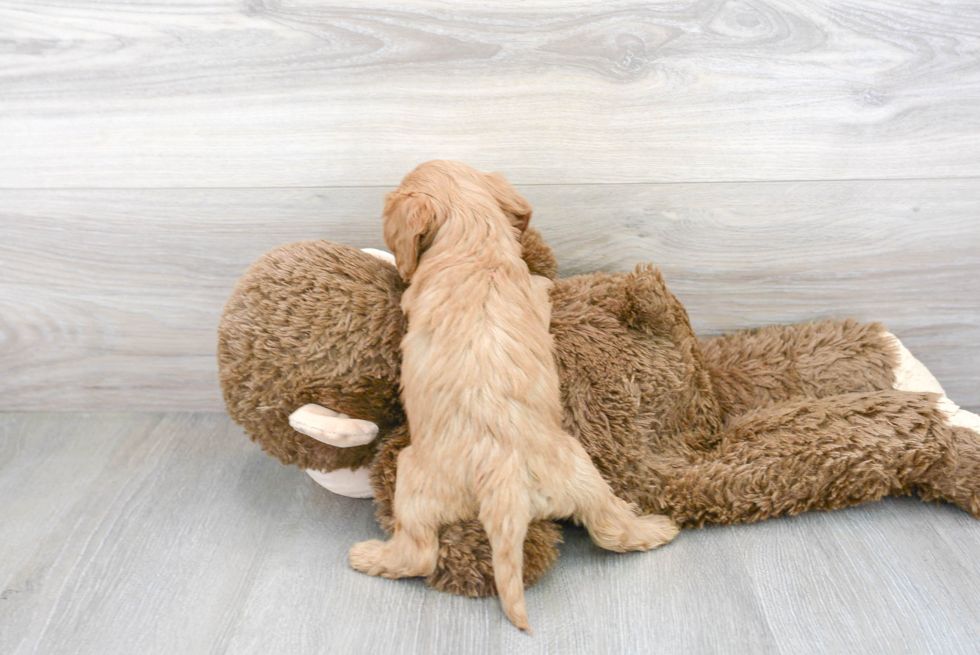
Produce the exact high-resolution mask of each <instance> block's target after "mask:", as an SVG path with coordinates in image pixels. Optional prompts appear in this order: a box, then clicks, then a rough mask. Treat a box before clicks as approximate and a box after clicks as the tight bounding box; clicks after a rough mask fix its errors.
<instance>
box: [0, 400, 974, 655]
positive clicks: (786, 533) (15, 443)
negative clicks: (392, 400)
mask: <svg viewBox="0 0 980 655" xmlns="http://www.w3.org/2000/svg"><path fill="white" fill-rule="evenodd" d="M0 498H2V499H3V502H2V503H0V652H3V653H12V654H21V653H42V654H48V653H51V654H56V653H78V654H80V655H82V654H88V653H92V654H99V655H101V654H103V653H141V654H146V655H151V654H155V653H167V654H169V653H188V654H190V653H263V654H274V653H289V654H290V655H301V654H303V653H498V652H506V653H558V652H561V653H626V652H632V653H678V652H684V653H786V654H794V655H795V654H799V653H843V652H848V653H887V654H888V655H894V654H898V653H916V654H920V653H975V652H980V613H978V608H980V568H978V567H977V562H978V561H980V522H978V521H975V520H973V519H971V518H970V517H969V516H968V515H967V514H965V513H964V512H962V511H960V510H958V509H956V508H954V507H951V506H947V505H939V506H936V505H931V504H926V503H921V502H919V501H917V500H914V499H909V498H903V499H888V500H886V501H884V502H881V503H875V504H871V505H867V506H863V507H860V508H853V509H849V510H844V511H837V512H830V513H811V514H806V515H802V516H799V517H794V518H787V519H779V520H774V521H769V522H766V523H762V524H757V525H749V526H738V527H730V528H722V527H713V528H707V529H704V530H699V531H686V532H683V533H682V534H681V535H680V536H679V538H678V539H677V540H676V541H675V542H674V543H672V544H670V545H669V546H667V547H665V548H663V549H661V550H658V551H655V552H651V553H646V554H631V555H619V554H614V553H607V552H604V551H601V550H599V549H597V548H596V547H594V546H593V545H592V544H591V542H590V541H589V540H588V537H587V535H585V534H584V533H583V532H581V531H580V530H576V529H571V528H569V529H566V541H565V544H564V545H563V546H562V557H561V560H560V562H559V564H558V565H557V566H556V567H555V569H554V570H552V571H551V572H550V573H549V574H548V575H547V576H546V577H545V579H544V580H543V581H542V582H541V583H540V584H539V585H537V586H536V587H534V588H533V589H532V590H531V591H530V592H529V594H528V603H529V607H530V612H531V620H532V625H533V627H534V629H535V631H536V636H535V637H533V638H532V637H528V636H526V635H524V634H522V633H519V632H518V631H517V630H516V629H514V628H513V627H512V626H511V625H510V624H509V623H507V621H506V620H505V619H504V617H503V615H502V613H501V611H500V608H499V606H498V604H497V602H496V600H494V599H476V600H474V599H466V598H459V597H455V596H450V595H446V594H441V593H438V592H435V591H432V590H429V589H427V588H426V587H425V585H424V584H423V583H422V582H421V581H418V580H403V581H391V580H382V579H375V578H369V577H367V576H364V575H361V574H358V573H356V572H354V571H353V570H351V569H350V568H349V567H348V566H347V563H346V551H347V548H348V547H349V546H350V545H351V544H352V543H353V542H355V541H357V540H361V539H365V538H370V537H377V536H379V535H380V530H379V528H378V527H377V525H376V523H375V521H374V517H373V507H372V505H371V503H370V502H368V501H359V500H352V499H348V498H342V497H338V496H334V495H332V494H330V493H329V492H326V491H324V490H323V489H321V488H320V487H318V486H316V485H315V484H314V483H313V482H312V481H311V480H310V479H308V478H307V476H306V475H305V474H303V473H302V472H300V471H298V470H296V469H292V468H286V467H283V466H281V465H280V464H278V463H277V462H275V461H274V460H272V459H271V458H269V457H267V456H265V455H264V454H263V453H261V452H260V451H259V450H258V448H257V447H255V446H254V445H253V444H251V443H249V442H248V441H247V440H246V439H245V437H244V436H243V435H242V434H241V432H240V430H239V429H238V428H237V427H236V426H234V425H233V424H232V423H231V422H230V421H229V420H228V419H227V418H226V417H225V416H223V415H220V414H216V413H215V414H209V413H199V414H160V413H157V414H135V413H128V414H105V413H101V414H84V413H82V414H69V413H33V414H20V413H7V414H0Z"/></svg>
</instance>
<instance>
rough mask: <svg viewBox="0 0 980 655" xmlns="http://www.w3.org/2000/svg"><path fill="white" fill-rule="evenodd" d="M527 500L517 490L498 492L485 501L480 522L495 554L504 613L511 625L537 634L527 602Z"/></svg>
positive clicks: (496, 578)
mask: <svg viewBox="0 0 980 655" xmlns="http://www.w3.org/2000/svg"><path fill="white" fill-rule="evenodd" d="M527 504H528V503H527V499H526V498H525V497H523V495H522V494H520V492H518V491H516V490H505V489H500V488H498V489H496V490H494V492H493V493H492V494H491V497H490V498H486V499H484V500H483V502H482V504H481V507H480V521H481V522H482V523H483V528H484V529H485V530H486V531H487V536H488V537H489V538H490V548H491V549H492V551H493V556H492V559H493V578H494V581H495V582H496V583H497V593H498V594H499V595H500V604H501V605H502V606H503V609H504V614H506V615H507V618H508V619H510V621H511V623H513V624H514V625H515V626H517V627H518V628H520V629H521V630H526V631H527V632H528V634H534V633H533V632H532V631H531V627H530V626H529V625H528V622H527V605H526V603H525V602H524V537H525V536H526V535H527V525H528V522H529V521H530V511H529V509H528V507H527Z"/></svg>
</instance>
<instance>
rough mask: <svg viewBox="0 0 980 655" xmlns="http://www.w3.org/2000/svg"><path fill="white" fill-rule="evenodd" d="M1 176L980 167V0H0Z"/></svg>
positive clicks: (59, 179) (342, 176)
mask: <svg viewBox="0 0 980 655" xmlns="http://www.w3.org/2000/svg"><path fill="white" fill-rule="evenodd" d="M0 25H3V35H2V37H0V63H2V66H0V88H2V90H3V92H2V95H0V150H2V152H3V153H4V156H3V157H0V185H2V186H3V187H5V188H62V187H81V188H85V187H140V188H142V187H154V188H162V187H245V188H248V187H254V186H265V187H293V186H316V187H319V186H341V185H378V184H380V185H391V184H395V183H396V182H397V180H398V179H400V177H401V176H402V175H403V174H404V173H405V172H406V171H408V170H410V169H411V168H412V167H413V166H414V165H415V164H417V163H419V162H420V161H423V160H426V159H431V158H437V157H438V158H451V159H461V160H464V161H467V162H469V163H471V164H473V165H476V166H478V167H481V168H484V169H500V170H502V171H504V172H505V173H507V174H509V175H510V176H511V178H512V179H513V180H514V181H516V182H519V183H523V184H531V183H562V184H572V183H594V182H603V183H617V182H692V181H738V180H754V181H763V180H840V179H886V178H922V177H924V178H940V177H968V176H973V177H976V176H980V112H978V111H977V106H978V104H980V5H978V4H977V3H976V2H973V1H972V0H960V1H957V2H943V3H936V2H932V1H930V0H908V1H906V2H896V1H894V0H816V1H813V0H678V1H672V2H652V3H646V4H637V3H634V2H632V1H630V0H615V1H612V2H604V3H601V4H596V3H586V2H581V1H575V2H558V1H555V0H536V1H535V2H495V3H493V5H492V6H491V5H486V6H484V5H480V4H479V3H476V4H474V3H451V2H434V1H428V0H415V1H413V2H410V3H389V2H372V3H369V4H367V5H361V6H357V5H354V6H349V5H333V4H325V3H321V2H313V1H312V0H300V1H293V2H282V1H279V0H248V1H247V2H243V3H242V2H231V1H230V0H193V1H181V2H168V1H165V0H160V1H158V2H144V1H142V0H140V1H137V0H120V1H118V2H113V3H104V2H94V1H85V2H78V1H77V0H48V1H46V2H44V3H26V4H25V3H23V2H16V1H14V0H4V1H2V2H0Z"/></svg>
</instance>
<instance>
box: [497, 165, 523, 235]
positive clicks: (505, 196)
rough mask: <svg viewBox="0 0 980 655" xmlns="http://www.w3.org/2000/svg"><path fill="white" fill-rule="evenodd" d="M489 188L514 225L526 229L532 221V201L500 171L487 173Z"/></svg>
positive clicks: (519, 228)
mask: <svg viewBox="0 0 980 655" xmlns="http://www.w3.org/2000/svg"><path fill="white" fill-rule="evenodd" d="M487 188H488V189H490V193H492V194H493V197H494V200H496V201H497V204H498V205H500V208H501V209H503V210H504V213H505V214H507V215H508V216H509V217H510V219H511V223H512V224H513V225H514V227H516V228H517V229H518V230H519V231H521V232H523V231H524V230H526V229H527V224H528V223H529V222H530V221H531V203H529V202H528V201H527V200H526V199H525V198H524V196H522V195H521V194H519V193H518V192H517V190H516V189H514V187H512V186H511V185H510V183H509V182H508V181H507V180H505V179H504V178H503V177H501V175H500V173H490V174H489V175H487Z"/></svg>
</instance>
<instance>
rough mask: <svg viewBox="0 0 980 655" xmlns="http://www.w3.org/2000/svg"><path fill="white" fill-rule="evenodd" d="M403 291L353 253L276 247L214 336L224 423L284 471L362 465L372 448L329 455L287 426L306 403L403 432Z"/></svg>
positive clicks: (547, 257) (530, 238) (546, 267)
mask: <svg viewBox="0 0 980 655" xmlns="http://www.w3.org/2000/svg"><path fill="white" fill-rule="evenodd" d="M521 243H522V245H523V248H524V257H525V261H526V262H527V264H528V267H529V268H530V269H531V272H532V273H535V274H537V275H544V276H546V277H551V278H554V277H556V274H557V268H558V267H557V263H556V261H555V258H554V255H553V254H552V253H551V250H550V249H549V248H548V246H547V245H545V244H544V242H543V241H542V240H541V236H540V235H539V234H538V233H537V231H536V230H534V229H533V228H528V229H526V230H525V231H524V232H523V233H522V234H521ZM404 290H405V283H404V282H403V281H402V279H401V277H400V276H399V274H398V272H397V271H396V270H395V267H394V266H392V265H391V264H389V263H387V262H384V261H382V260H380V259H378V258H376V257H374V256H372V255H369V254H367V253H364V252H362V251H360V250H358V249H356V248H352V247H350V246H345V245H343V244H339V243H332V242H330V241H302V242H298V243H291V244H288V245H285V246H281V247H279V248H276V249H274V250H272V251H270V252H268V253H266V254H265V255H263V256H262V257H261V258H259V259H258V260H257V261H256V262H255V263H254V264H252V265H251V266H250V267H249V268H248V270H247V271H246V272H245V274H244V275H242V277H241V279H240V280H239V281H238V283H237V284H236V286H235V289H234V290H233V291H232V294H231V297H230V298H229V299H228V302H227V303H226V305H225V308H224V312H223V314H222V318H221V323H220V325H219V328H218V372H219V377H220V379H221V388H222V392H223V393H224V399H225V404H226V406H227V408H228V413H229V414H230V415H231V417H232V418H233V419H234V420H235V421H236V422H238V423H239V424H240V425H242V426H243V427H244V429H245V432H246V433H247V434H248V435H249V437H250V438H251V439H252V440H253V441H256V442H258V443H259V444H260V445H261V446H262V448H263V449H264V450H265V451H266V452H267V453H269V454H270V455H272V456H274V457H276V458H277V459H279V460H280V461H281V462H283V463H284V464H295V465H297V466H299V467H301V468H304V469H313V470H317V471H323V472H328V471H333V470H335V469H339V468H357V467H360V466H364V465H367V464H369V463H370V462H371V460H372V458H373V456H374V453H375V451H376V448H377V443H378V442H377V441H374V442H371V443H369V444H365V445H362V446H356V447H351V448H337V447H335V446H331V445H328V444H325V443H322V442H320V441H317V440H316V439H313V438H312V437H309V436H307V435H305V434H301V433H300V432H297V431H296V430H294V429H293V428H292V427H290V425H289V416H290V414H291V413H292V412H294V411H295V410H297V409H299V408H300V407H302V406H304V405H306V404H308V403H314V404H317V405H321V406H323V407H328V408H330V409H332V410H335V411H337V412H342V413H344V414H347V415H348V416H350V417H352V418H356V419H362V420H365V421H370V422H372V423H375V424H377V425H378V429H379V432H378V440H383V439H385V438H386V436H387V434H389V433H390V431H391V430H393V429H395V428H397V427H398V426H400V425H403V424H404V422H405V417H404V414H403V412H402V408H401V403H400V400H399V387H398V385H399V375H400V362H401V351H400V344H401V339H402V336H403V335H404V332H405V316H404V314H403V312H402V310H401V307H400V302H401V296H402V292H403V291H404Z"/></svg>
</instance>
